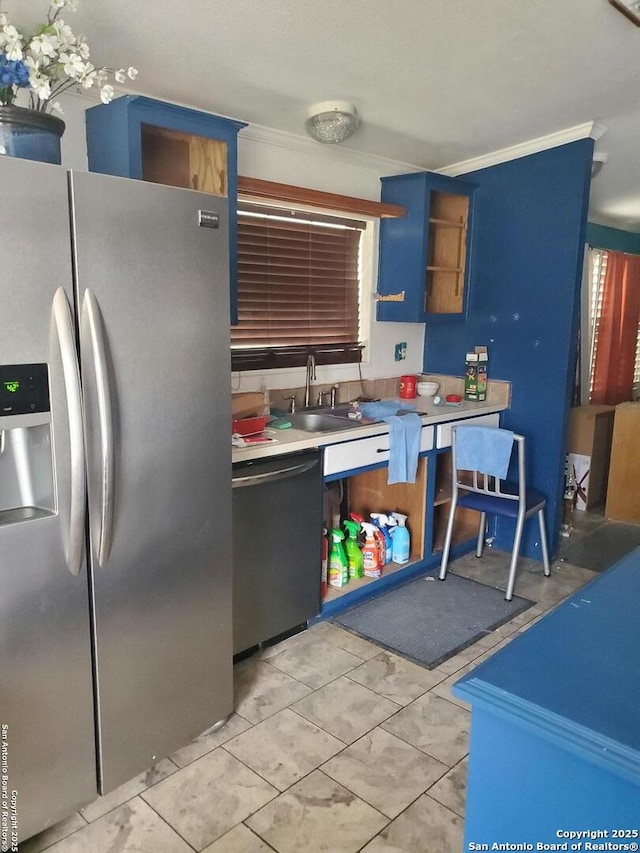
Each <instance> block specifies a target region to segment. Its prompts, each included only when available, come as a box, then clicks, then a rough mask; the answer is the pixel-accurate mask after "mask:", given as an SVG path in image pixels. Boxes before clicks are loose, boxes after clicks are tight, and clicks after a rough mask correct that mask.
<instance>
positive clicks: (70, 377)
mask: <svg viewBox="0 0 640 853" xmlns="http://www.w3.org/2000/svg"><path fill="white" fill-rule="evenodd" d="M52 307H53V321H54V325H55V328H56V333H57V336H58V343H59V346H60V357H61V359H62V375H63V377H64V386H65V392H66V398H67V412H68V416H69V443H70V448H71V486H70V501H69V502H70V507H69V538H68V541H67V555H66V556H67V566H68V567H69V571H70V572H71V574H72V575H78V574H80V569H81V567H82V556H83V547H84V522H85V506H86V484H85V483H86V481H85V462H84V430H83V426H82V401H81V396H80V370H79V366H78V356H77V353H76V345H75V335H74V330H73V319H72V317H71V308H70V307H69V301H68V300H67V295H66V293H65V292H64V289H63V288H62V287H59V288H58V289H57V290H56V292H55V294H54V297H53V306H52Z"/></svg>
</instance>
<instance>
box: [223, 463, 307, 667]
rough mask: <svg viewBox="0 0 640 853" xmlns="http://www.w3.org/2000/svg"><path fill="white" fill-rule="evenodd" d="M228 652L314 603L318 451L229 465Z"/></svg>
mask: <svg viewBox="0 0 640 853" xmlns="http://www.w3.org/2000/svg"><path fill="white" fill-rule="evenodd" d="M232 483H233V653H234V654H238V652H242V651H245V650H246V649H249V648H251V647H252V646H256V645H259V644H260V643H263V642H265V641H266V640H269V639H271V638H273V637H276V636H278V635H279V634H283V633H285V632H286V631H289V630H291V629H293V628H296V627H298V626H300V625H303V624H304V623H305V622H306V621H307V620H308V619H311V617H313V616H316V615H317V614H318V613H319V610H320V562H321V546H322V466H321V465H320V452H319V451H317V450H314V451H310V452H303V453H295V454H291V455H289V456H279V457H277V458H271V459H258V460H253V461H248V462H239V463H236V464H235V465H234V466H233V480H232Z"/></svg>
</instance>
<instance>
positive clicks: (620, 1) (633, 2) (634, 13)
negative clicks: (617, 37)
mask: <svg viewBox="0 0 640 853" xmlns="http://www.w3.org/2000/svg"><path fill="white" fill-rule="evenodd" d="M609 3H611V5H612V6H615V8H616V9H617V10H618V11H619V12H622V14H623V15H624V16H625V18H629V20H630V21H633V23H634V24H635V25H636V27H640V0H609Z"/></svg>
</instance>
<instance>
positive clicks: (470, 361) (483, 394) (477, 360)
mask: <svg viewBox="0 0 640 853" xmlns="http://www.w3.org/2000/svg"><path fill="white" fill-rule="evenodd" d="M488 361H489V353H488V352H487V348H486V347H475V349H474V351H473V352H468V353H467V355H466V366H465V373H464V399H465V400H470V401H472V402H475V403H481V402H483V401H484V400H486V399H487V363H488Z"/></svg>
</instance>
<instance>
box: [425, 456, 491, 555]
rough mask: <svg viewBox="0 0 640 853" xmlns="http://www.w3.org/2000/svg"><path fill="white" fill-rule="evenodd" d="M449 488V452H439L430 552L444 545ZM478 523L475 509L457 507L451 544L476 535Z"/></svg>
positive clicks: (440, 548)
mask: <svg viewBox="0 0 640 853" xmlns="http://www.w3.org/2000/svg"><path fill="white" fill-rule="evenodd" d="M451 488H452V483H451V453H450V452H449V453H446V452H445V453H440V454H439V455H438V457H437V460H436V488H435V499H434V510H433V539H432V543H431V552H432V553H434V554H435V553H437V552H438V551H442V549H443V547H444V537H445V534H446V531H447V522H448V520H449V506H450V504H451ZM479 523H480V518H479V515H478V513H477V512H476V511H475V510H472V509H465V508H464V507H458V508H457V510H456V519H455V525H454V528H453V538H452V540H451V544H452V545H456V544H458V543H459V542H466V541H468V540H469V539H473V538H475V537H476V536H477V535H478V524H479Z"/></svg>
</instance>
